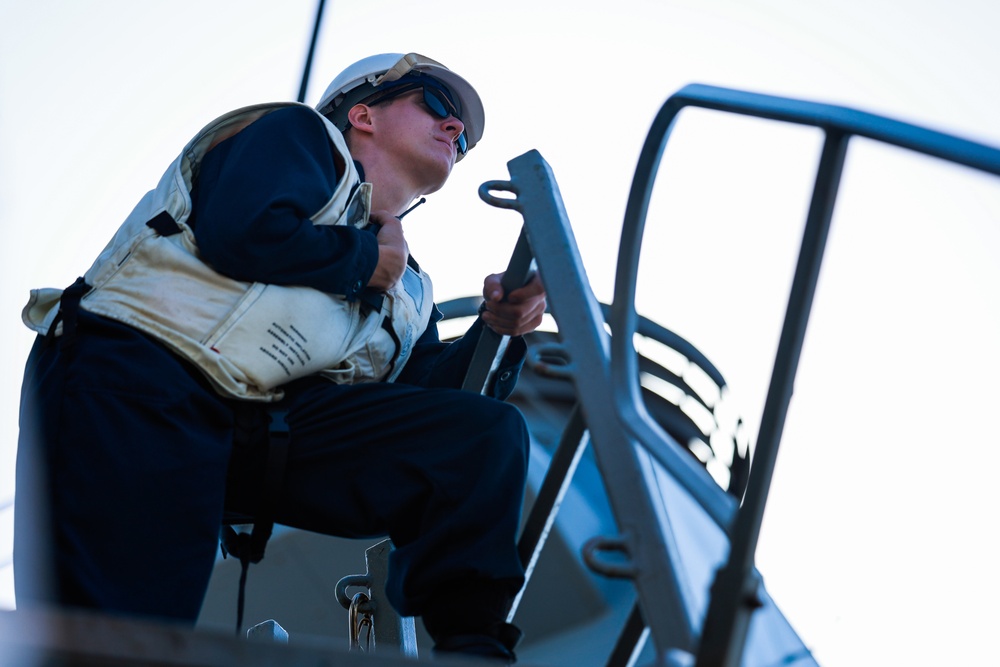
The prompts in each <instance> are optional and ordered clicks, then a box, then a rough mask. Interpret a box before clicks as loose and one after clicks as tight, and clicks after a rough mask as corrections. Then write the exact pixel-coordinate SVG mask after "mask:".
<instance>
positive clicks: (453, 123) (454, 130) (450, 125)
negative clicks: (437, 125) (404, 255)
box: [442, 116, 465, 141]
mask: <svg viewBox="0 0 1000 667" xmlns="http://www.w3.org/2000/svg"><path fill="white" fill-rule="evenodd" d="M442 127H444V130H445V132H447V133H448V134H449V135H451V139H452V141H455V140H457V139H458V136H459V135H460V134H462V132H465V123H463V122H462V121H460V120H459V119H458V118H455V117H454V116H448V117H447V118H445V119H444V121H443V123H442Z"/></svg>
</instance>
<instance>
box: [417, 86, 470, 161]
mask: <svg viewBox="0 0 1000 667" xmlns="http://www.w3.org/2000/svg"><path fill="white" fill-rule="evenodd" d="M424 104H426V105H427V108H429V109H430V110H431V111H433V112H434V114H435V115H437V116H438V117H439V118H447V117H448V116H454V117H455V118H458V112H457V111H456V110H455V109H454V108H453V107H452V106H451V103H450V102H448V101H447V100H446V99H445V98H444V97H442V96H441V94H440V93H438V92H437V91H436V90H432V89H430V88H427V87H426V86H425V87H424ZM458 119H459V120H462V119H461V118H458ZM468 149H469V140H468V139H467V138H466V136H465V130H462V134H460V135H458V150H459V152H460V153H462V154H463V155H464V154H465V152H466V151H467V150H468Z"/></svg>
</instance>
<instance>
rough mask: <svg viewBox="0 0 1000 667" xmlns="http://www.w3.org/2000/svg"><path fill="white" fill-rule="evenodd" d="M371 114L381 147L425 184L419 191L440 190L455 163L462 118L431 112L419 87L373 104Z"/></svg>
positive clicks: (462, 129) (427, 192)
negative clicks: (383, 101) (389, 100)
mask: <svg viewBox="0 0 1000 667" xmlns="http://www.w3.org/2000/svg"><path fill="white" fill-rule="evenodd" d="M371 114H372V119H373V121H374V124H375V130H376V132H377V134H378V141H379V143H380V145H381V147H382V148H383V150H385V151H387V152H388V153H389V154H390V155H391V156H392V158H393V159H394V160H395V161H397V163H399V164H401V165H403V166H405V167H406V168H407V170H408V171H409V173H410V174H411V175H413V176H414V177H416V178H418V179H419V180H420V181H421V182H422V183H424V184H425V186H424V187H426V189H425V190H423V192H422V194H429V193H431V192H435V191H437V190H439V189H440V188H441V187H442V186H443V185H444V183H445V181H447V180H448V176H449V175H450V174H451V169H452V167H453V166H454V165H455V159H456V157H457V145H456V141H457V139H458V137H459V135H460V134H462V132H463V131H464V130H465V126H464V125H463V124H462V121H460V120H459V119H457V118H455V117H454V116H448V117H447V118H441V117H440V116H439V115H438V114H436V113H434V112H433V111H432V110H431V109H430V108H429V107H428V106H427V104H426V103H425V102H424V95H423V91H422V90H421V89H417V90H413V91H410V92H407V93H404V94H402V95H400V96H399V97H397V98H394V99H393V100H392V101H391V102H389V103H387V104H376V105H375V106H373V107H371Z"/></svg>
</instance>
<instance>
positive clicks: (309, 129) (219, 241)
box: [190, 107, 378, 297]
mask: <svg viewBox="0 0 1000 667" xmlns="http://www.w3.org/2000/svg"><path fill="white" fill-rule="evenodd" d="M334 156H335V149H334V147H333V143H332V142H331V140H330V137H329V135H328V133H327V129H326V126H325V125H324V124H323V121H322V120H321V119H320V118H318V117H317V116H316V114H315V113H313V112H312V111H310V110H309V109H305V108H300V107H290V108H287V109H280V110H278V111H274V112H271V113H269V114H268V115H266V116H264V117H263V118H261V119H259V120H257V121H256V122H254V123H253V124H251V125H250V126H249V127H247V128H246V129H244V130H243V131H242V132H240V133H239V134H237V135H235V136H233V137H230V138H229V139H227V140H226V141H224V142H222V143H220V144H219V145H218V146H216V147H215V148H214V149H212V150H211V151H210V152H209V153H208V154H207V155H206V156H205V158H204V160H203V161H202V164H201V170H200V173H199V175H198V178H197V181H196V183H195V187H194V189H193V191H192V200H193V212H192V216H191V221H190V224H191V226H192V227H193V228H194V234H195V238H196V239H197V242H198V248H199V251H200V252H201V254H202V257H203V259H204V260H205V261H206V262H207V263H208V264H210V265H211V266H212V267H213V268H215V270H217V271H219V272H220V273H223V274H226V275H228V276H230V277H232V278H236V279H237V280H245V281H257V282H266V283H273V284H277V285H303V286H307V287H312V288H315V289H318V290H321V291H323V292H328V293H332V294H343V295H347V296H348V297H353V296H354V295H355V294H356V293H357V292H358V291H359V290H360V289H361V288H362V287H363V286H364V285H366V284H367V283H368V280H369V279H370V278H371V275H372V273H373V272H374V270H375V265H376V264H377V262H378V244H377V242H376V240H375V235H374V234H373V233H371V232H368V231H364V230H359V229H356V228H354V227H353V226H348V225H314V224H313V223H312V221H311V220H310V217H311V216H312V215H314V214H315V213H316V212H317V211H319V210H320V209H321V208H322V207H323V206H324V205H325V204H326V203H327V202H328V201H329V199H330V197H331V196H332V195H333V192H334V188H335V187H336V185H337V181H338V179H339V178H340V177H341V176H342V175H341V174H338V173H337V169H336V166H335V161H334Z"/></svg>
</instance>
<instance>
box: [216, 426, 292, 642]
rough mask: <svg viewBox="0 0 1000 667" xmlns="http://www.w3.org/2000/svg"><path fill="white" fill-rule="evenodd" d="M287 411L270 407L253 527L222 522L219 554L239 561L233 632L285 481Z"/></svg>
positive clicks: (240, 622)
mask: <svg viewBox="0 0 1000 667" xmlns="http://www.w3.org/2000/svg"><path fill="white" fill-rule="evenodd" d="M287 414H288V413H287V412H286V411H283V410H270V411H269V412H268V415H269V417H270V420H271V423H270V426H269V428H268V437H267V467H266V469H265V471H264V488H263V491H262V493H261V501H260V506H259V508H258V510H257V515H256V516H255V517H254V519H253V530H252V531H251V532H250V533H240V532H237V531H236V529H235V528H233V527H232V526H222V533H221V541H222V555H223V557H225V556H227V555H230V554H231V555H233V556H235V557H236V558H238V559H239V561H240V588H239V595H238V598H237V601H236V636H237V637H239V636H240V634H241V632H242V629H243V607H244V602H245V599H246V583H247V571H248V570H249V569H250V564H251V563H259V562H260V561H261V560H262V559H263V558H264V549H265V548H266V547H267V541H268V539H270V537H271V533H272V532H273V530H274V516H275V513H276V511H277V507H278V498H279V497H280V495H281V488H282V486H284V482H285V467H286V465H287V463H288V445H289V442H290V441H291V436H290V433H289V430H288V423H287V422H286V421H285V417H286V416H287Z"/></svg>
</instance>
